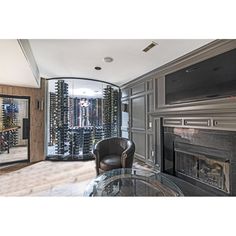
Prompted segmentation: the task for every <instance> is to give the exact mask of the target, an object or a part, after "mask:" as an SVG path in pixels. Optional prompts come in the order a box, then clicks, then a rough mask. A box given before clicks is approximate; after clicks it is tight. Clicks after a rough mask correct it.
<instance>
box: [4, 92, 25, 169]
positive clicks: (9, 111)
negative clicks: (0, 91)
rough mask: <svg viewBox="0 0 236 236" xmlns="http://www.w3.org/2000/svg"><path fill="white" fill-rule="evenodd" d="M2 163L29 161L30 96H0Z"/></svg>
mask: <svg viewBox="0 0 236 236" xmlns="http://www.w3.org/2000/svg"><path fill="white" fill-rule="evenodd" d="M0 107H1V109H0V165H2V164H8V163H13V162H19V161H27V160H28V158H29V156H28V146H29V145H28V144H29V143H28V142H29V98H23V97H10V96H4V97H0Z"/></svg>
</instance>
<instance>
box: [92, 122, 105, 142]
mask: <svg viewBox="0 0 236 236" xmlns="http://www.w3.org/2000/svg"><path fill="white" fill-rule="evenodd" d="M102 138H103V127H102V126H95V128H94V144H96V143H97V142H98V141H99V140H101V139H102Z"/></svg>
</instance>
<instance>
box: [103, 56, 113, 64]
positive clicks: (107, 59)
mask: <svg viewBox="0 0 236 236" xmlns="http://www.w3.org/2000/svg"><path fill="white" fill-rule="evenodd" d="M103 61H104V62H108V63H110V62H113V61H114V59H113V58H112V57H104V58H103Z"/></svg>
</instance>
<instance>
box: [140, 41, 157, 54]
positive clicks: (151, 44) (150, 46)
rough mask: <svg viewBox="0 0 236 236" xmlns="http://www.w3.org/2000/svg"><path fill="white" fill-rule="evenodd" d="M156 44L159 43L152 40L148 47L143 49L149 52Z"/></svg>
mask: <svg viewBox="0 0 236 236" xmlns="http://www.w3.org/2000/svg"><path fill="white" fill-rule="evenodd" d="M156 45H157V43H156V42H153V41H152V43H150V44H149V45H148V46H147V47H146V48H144V49H143V52H148V51H149V50H150V49H152V48H153V47H155V46H156Z"/></svg>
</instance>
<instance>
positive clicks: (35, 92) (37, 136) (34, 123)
mask: <svg viewBox="0 0 236 236" xmlns="http://www.w3.org/2000/svg"><path fill="white" fill-rule="evenodd" d="M0 95H15V96H29V97H30V162H37V161H41V160H44V159H45V153H44V132H45V121H44V112H45V111H44V110H43V111H41V110H38V109H37V106H36V105H37V100H39V101H42V100H43V101H45V80H43V79H42V81H41V88H25V87H16V86H7V85H0ZM44 104H45V103H44ZM44 109H45V108H44Z"/></svg>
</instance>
